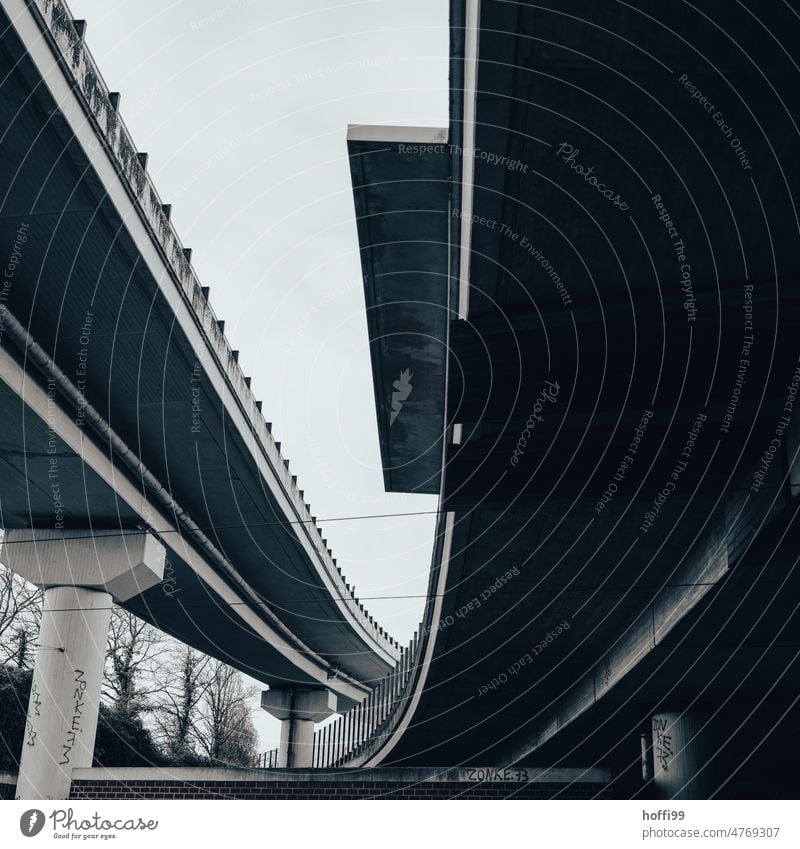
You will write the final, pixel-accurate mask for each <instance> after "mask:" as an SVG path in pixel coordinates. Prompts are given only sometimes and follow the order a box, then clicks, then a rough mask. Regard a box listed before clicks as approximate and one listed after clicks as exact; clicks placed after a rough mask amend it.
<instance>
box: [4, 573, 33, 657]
mask: <svg viewBox="0 0 800 849" xmlns="http://www.w3.org/2000/svg"><path fill="white" fill-rule="evenodd" d="M42 597H43V596H42V591H41V590H40V589H39V588H38V587H35V586H34V585H33V584H29V583H28V582H27V581H26V580H25V579H24V578H21V577H20V576H19V575H15V574H14V573H13V572H11V571H10V570H9V569H6V567H5V566H0V664H5V663H13V664H15V665H16V666H18V667H19V668H20V669H30V668H31V667H32V666H33V658H34V655H35V646H36V642H37V640H38V637H39V623H40V621H41V617H42Z"/></svg>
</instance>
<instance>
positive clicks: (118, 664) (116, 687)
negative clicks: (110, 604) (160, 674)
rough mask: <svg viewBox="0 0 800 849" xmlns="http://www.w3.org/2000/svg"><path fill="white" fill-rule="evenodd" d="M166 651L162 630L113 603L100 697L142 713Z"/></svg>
mask: <svg viewBox="0 0 800 849" xmlns="http://www.w3.org/2000/svg"><path fill="white" fill-rule="evenodd" d="M166 651H167V645H166V638H165V636H164V634H163V633H162V632H161V631H159V630H158V629H157V628H154V627H153V626H152V625H149V624H148V623H147V622H144V621H143V620H142V619H139V618H138V616H135V615H134V614H133V613H130V612H129V611H127V610H124V609H123V608H121V607H115V608H114V611H113V613H112V614H111V623H110V625H109V628H108V644H107V647H106V665H105V670H104V675H103V697H104V698H105V700H106V701H107V702H108V703H109V704H110V706H111V707H113V708H114V709H115V710H117V711H121V712H125V713H130V714H141V713H142V712H144V711H147V710H149V709H150V708H151V707H152V697H153V695H154V694H155V693H156V692H157V691H158V689H159V686H158V684H157V681H156V673H157V670H158V667H159V664H160V662H161V660H162V658H163V657H164V655H165V653H166Z"/></svg>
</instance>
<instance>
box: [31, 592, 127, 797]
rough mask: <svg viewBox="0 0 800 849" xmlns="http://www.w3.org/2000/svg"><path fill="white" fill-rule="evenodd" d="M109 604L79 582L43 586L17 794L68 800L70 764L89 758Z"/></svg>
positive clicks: (81, 764)
mask: <svg viewBox="0 0 800 849" xmlns="http://www.w3.org/2000/svg"><path fill="white" fill-rule="evenodd" d="M112 603H113V599H112V597H111V595H110V594H109V593H106V592H100V591H98V590H92V589H86V588H84V587H50V588H48V589H47V590H45V595H44V609H43V611H42V625H41V630H40V632H39V648H38V650H37V652H36V666H35V668H34V673H33V681H32V683H31V697H30V701H29V703H28V716H27V720H26V723H25V736H24V740H23V746H22V757H21V759H20V766H19V778H18V781H17V798H18V799H66V798H68V796H69V788H70V777H71V774H72V770H73V769H74V768H76V767H89V766H91V765H92V755H93V754H94V739H95V733H96V731H97V712H98V708H99V704H100V685H101V683H102V679H103V664H104V662H105V653H106V639H107V636H108V623H109V619H110V618H111V605H112Z"/></svg>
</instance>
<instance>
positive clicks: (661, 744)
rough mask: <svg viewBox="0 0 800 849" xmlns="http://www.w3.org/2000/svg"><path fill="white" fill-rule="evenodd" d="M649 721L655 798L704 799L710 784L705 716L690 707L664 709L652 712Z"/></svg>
mask: <svg viewBox="0 0 800 849" xmlns="http://www.w3.org/2000/svg"><path fill="white" fill-rule="evenodd" d="M652 723H653V785H654V789H655V796H656V798H657V799H707V798H708V797H709V794H710V793H711V791H712V789H713V788H712V780H711V774H710V769H709V768H708V767H707V766H706V764H707V762H708V756H709V754H710V751H709V749H710V747H709V746H708V742H707V732H706V731H705V729H703V723H704V718H703V717H702V716H701V715H699V714H697V713H694V712H692V711H684V712H682V713H681V712H677V711H665V712H661V713H656V714H654V715H653V720H652ZM704 767H705V768H704Z"/></svg>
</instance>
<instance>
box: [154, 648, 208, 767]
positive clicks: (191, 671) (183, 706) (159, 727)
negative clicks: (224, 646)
mask: <svg viewBox="0 0 800 849" xmlns="http://www.w3.org/2000/svg"><path fill="white" fill-rule="evenodd" d="M209 662H210V658H209V657H207V656H206V655H204V654H201V653H200V652H198V651H195V650H194V649H193V648H191V647H190V646H185V645H181V646H180V647H179V648H177V649H176V650H175V651H173V652H171V654H170V657H169V662H167V663H165V664H164V665H163V667H162V670H161V674H160V675H158V676H156V677H157V680H158V681H159V682H160V687H159V694H158V697H157V699H156V704H155V708H154V710H153V714H152V721H153V725H154V728H155V733H156V738H157V739H158V741H159V742H160V743H161V745H162V746H163V747H164V749H165V751H166V752H167V753H168V754H169V755H171V756H173V757H177V758H185V757H187V756H190V755H195V754H197V751H196V744H197V733H196V728H197V723H198V722H199V720H200V703H201V701H202V699H203V696H204V695H205V692H206V687H207V686H208V676H207V667H208V664H209Z"/></svg>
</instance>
